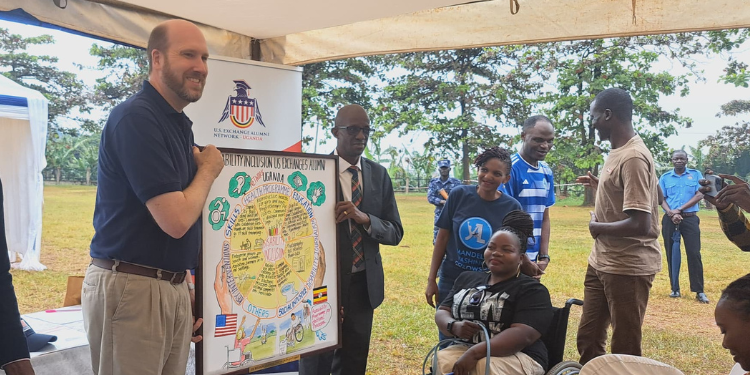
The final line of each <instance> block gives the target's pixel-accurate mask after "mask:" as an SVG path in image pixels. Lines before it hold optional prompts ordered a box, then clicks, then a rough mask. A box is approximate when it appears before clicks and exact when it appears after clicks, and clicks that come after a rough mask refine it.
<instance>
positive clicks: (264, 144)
mask: <svg viewBox="0 0 750 375" xmlns="http://www.w3.org/2000/svg"><path fill="white" fill-rule="evenodd" d="M185 113H186V114H187V115H188V117H190V119H191V120H192V121H193V134H194V135H195V143H197V144H198V145H200V146H204V145H207V144H213V145H215V146H217V147H222V148H234V149H243V150H266V151H292V152H300V151H302V148H301V145H302V144H301V140H302V126H301V124H302V69H301V68H298V67H291V66H284V65H274V64H268V63H261V62H255V61H248V60H237V59H232V58H228V57H211V58H209V60H208V79H207V80H206V86H205V88H204V89H203V97H202V98H201V99H200V100H199V101H197V102H195V103H192V104H191V105H189V106H187V107H186V108H185Z"/></svg>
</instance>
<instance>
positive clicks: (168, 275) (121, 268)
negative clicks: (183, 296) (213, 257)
mask: <svg viewBox="0 0 750 375" xmlns="http://www.w3.org/2000/svg"><path fill="white" fill-rule="evenodd" d="M115 263H117V267H115ZM91 264H93V265H95V266H97V267H99V268H104V269H105V270H112V271H114V272H122V273H130V274H133V275H139V276H146V277H151V278H154V279H158V280H165V281H169V282H171V283H172V284H180V283H182V282H184V281H185V272H184V271H183V272H169V271H163V270H160V269H157V268H150V267H144V266H139V265H137V264H133V263H126V262H122V261H119V260H118V261H114V260H110V259H99V258H91Z"/></svg>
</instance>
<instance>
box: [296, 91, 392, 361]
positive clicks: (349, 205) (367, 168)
mask: <svg viewBox="0 0 750 375" xmlns="http://www.w3.org/2000/svg"><path fill="white" fill-rule="evenodd" d="M331 133H332V134H333V136H334V137H335V138H336V150H335V151H334V152H333V153H334V154H335V155H338V156H339V184H340V190H339V196H338V202H337V203H336V222H337V223H338V256H339V267H340V269H339V275H340V278H341V279H340V288H341V293H340V295H341V305H342V306H343V308H344V322H343V327H342V330H341V339H342V347H341V348H339V349H337V350H335V351H333V352H326V353H322V354H318V355H315V356H312V357H307V358H303V359H302V360H301V361H300V374H301V375H328V374H331V373H333V374H335V375H364V374H365V370H366V369H367V354H368V351H369V350H370V333H371V331H372V317H373V313H374V311H375V308H377V307H378V306H380V304H381V303H382V302H383V298H384V279H383V262H382V260H381V257H380V244H384V245H391V246H395V245H398V243H399V242H401V238H403V236H404V228H403V227H402V226H401V218H400V217H399V213H398V207H397V206H396V198H395V197H394V194H393V185H392V184H391V179H390V177H389V176H388V172H387V171H386V169H385V168H384V167H383V166H381V165H380V164H378V163H375V162H373V161H371V160H367V159H365V158H363V157H362V152H364V150H365V147H366V146H367V139H368V138H369V136H370V134H371V133H372V128H370V119H369V117H368V116H367V113H366V112H365V110H364V108H362V107H360V106H359V105H356V104H352V105H347V106H345V107H343V108H341V109H340V110H339V112H338V113H337V114H336V120H335V126H334V128H333V129H332V130H331Z"/></svg>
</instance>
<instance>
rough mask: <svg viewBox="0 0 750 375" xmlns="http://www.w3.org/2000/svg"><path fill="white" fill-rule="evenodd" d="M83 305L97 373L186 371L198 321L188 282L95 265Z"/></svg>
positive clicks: (86, 282)
mask: <svg viewBox="0 0 750 375" xmlns="http://www.w3.org/2000/svg"><path fill="white" fill-rule="evenodd" d="M81 305H82V308H83V324H84V327H85V329H86V335H87V336H88V339H89V346H90V347H91V367H92V369H93V370H94V374H97V375H131V374H132V375H150V374H153V375H178V374H179V375H184V374H185V368H186V366H187V360H188V354H189V351H190V338H191V336H192V325H193V324H192V323H193V315H192V308H191V305H190V293H189V291H188V288H187V284H185V283H180V284H172V283H170V282H169V281H164V280H157V279H153V278H150V277H145V276H139V275H132V274H127V273H122V272H112V271H111V270H106V269H103V268H99V267H97V266H93V265H91V266H89V268H88V269H87V270H86V277H85V278H84V279H83V288H82V291H81Z"/></svg>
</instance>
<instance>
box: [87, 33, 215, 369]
mask: <svg viewBox="0 0 750 375" xmlns="http://www.w3.org/2000/svg"><path fill="white" fill-rule="evenodd" d="M147 52H148V58H149V76H148V81H145V82H144V83H143V89H142V90H141V91H140V92H138V93H137V94H135V95H134V96H132V97H131V98H129V99H128V100H126V101H125V102H123V103H121V104H119V105H118V106H117V107H115V108H114V109H113V110H112V113H111V114H110V115H109V119H108V120H107V124H106V125H105V126H104V129H103V132H102V140H101V146H100V148H99V171H98V173H99V175H98V176H99V179H98V181H99V185H98V188H97V192H96V205H95V209H94V229H95V234H94V238H93V239H92V240H91V258H92V261H91V265H90V266H89V267H88V269H87V270H86V277H85V278H84V280H83V288H82V292H81V305H82V308H83V322H84V327H85V329H86V335H87V337H88V340H89V344H90V348H91V363H92V369H93V371H94V374H98V375H130V374H132V375H144V374H154V375H156V374H159V375H178V374H184V373H185V366H186V365H187V359H188V354H189V351H190V341H191V336H192V335H193V332H194V331H195V329H197V327H198V326H199V325H200V323H201V320H200V319H198V321H196V322H195V323H194V322H193V319H194V318H193V311H192V306H191V305H192V303H191V302H192V298H193V297H194V295H191V292H190V291H189V289H192V284H190V280H189V278H187V277H186V270H187V269H192V268H195V267H196V266H197V265H198V252H199V250H200V242H201V224H200V220H199V218H200V215H201V212H202V210H203V205H204V204H205V202H206V197H207V196H208V191H209V189H210V188H211V185H212V184H213V182H214V180H215V179H216V177H217V176H218V175H219V173H220V172H221V169H222V168H223V167H224V161H223V159H222V157H221V153H220V152H219V150H217V149H216V147H214V146H212V145H208V146H206V147H205V148H204V149H203V150H199V149H198V148H197V147H195V146H194V142H193V130H192V124H193V123H192V122H191V121H190V119H189V118H188V117H187V116H186V115H185V113H184V112H183V109H184V108H185V107H186V106H187V105H188V104H190V103H192V102H195V101H197V100H198V99H200V97H201V95H202V93H203V87H204V85H205V83H206V77H207V75H208V65H207V60H208V48H207V46H206V40H205V39H204V37H203V34H202V33H201V31H200V30H199V29H198V28H197V27H196V26H195V25H193V24H192V23H190V22H187V21H183V20H170V21H166V22H163V23H161V24H159V25H158V26H157V27H155V28H154V30H153V31H152V32H151V35H150V37H149V40H148V47H147ZM192 340H193V341H199V340H200V337H199V336H198V337H193V338H192Z"/></svg>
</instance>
